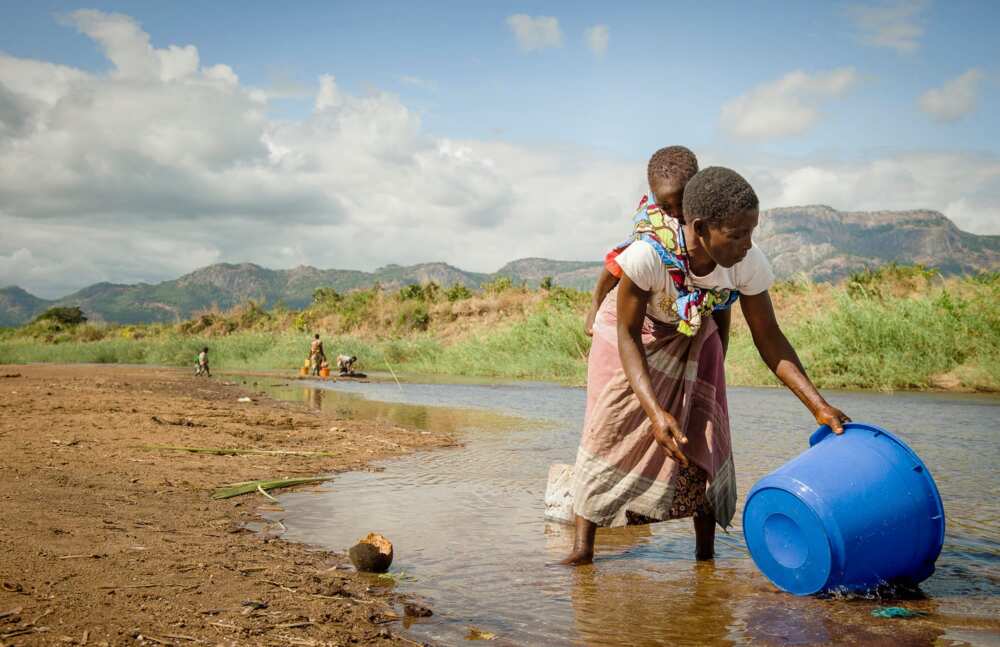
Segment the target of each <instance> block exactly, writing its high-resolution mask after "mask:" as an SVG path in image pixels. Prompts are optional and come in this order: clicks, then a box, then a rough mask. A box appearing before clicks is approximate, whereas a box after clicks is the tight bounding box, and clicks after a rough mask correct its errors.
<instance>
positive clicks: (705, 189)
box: [683, 166, 760, 223]
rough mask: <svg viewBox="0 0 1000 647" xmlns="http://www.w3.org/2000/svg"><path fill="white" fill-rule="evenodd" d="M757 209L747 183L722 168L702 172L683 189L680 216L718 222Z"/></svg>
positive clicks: (750, 188) (736, 174) (741, 177)
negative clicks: (682, 203) (681, 214)
mask: <svg viewBox="0 0 1000 647" xmlns="http://www.w3.org/2000/svg"><path fill="white" fill-rule="evenodd" d="M759 206H760V201H759V200H758V199H757V194H756V193H755V192H754V190H753V187H752V186H750V183H749V182H747V181H746V180H745V179H744V178H743V176H742V175H740V174H739V173H737V172H736V171H734V170H732V169H728V168H725V167H722V166H709V167H708V168H706V169H702V170H701V171H699V172H698V173H697V174H696V175H695V176H694V177H693V178H691V181H690V182H688V183H687V186H686V187H685V188H684V205H683V208H684V215H685V216H686V217H687V219H688V220H689V221H691V220H694V219H696V218H702V219H704V220H707V221H709V222H711V223H718V222H721V221H723V220H727V219H728V218H730V217H731V216H735V215H737V214H740V213H743V212H744V211H746V210H747V209H756V208H758V207H759Z"/></svg>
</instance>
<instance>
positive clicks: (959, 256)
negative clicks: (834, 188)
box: [754, 206, 1000, 281]
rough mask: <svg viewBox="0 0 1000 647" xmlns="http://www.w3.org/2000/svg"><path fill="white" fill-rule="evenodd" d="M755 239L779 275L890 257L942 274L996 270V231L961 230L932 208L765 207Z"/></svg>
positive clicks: (823, 272)
mask: <svg viewBox="0 0 1000 647" xmlns="http://www.w3.org/2000/svg"><path fill="white" fill-rule="evenodd" d="M754 239H755V240H756V241H757V244H758V245H760V246H761V248H762V249H763V250H764V252H765V253H766V254H767V256H768V258H769V259H770V260H771V264H772V266H773V267H774V270H775V274H776V275H777V276H779V277H782V278H788V277H791V276H794V275H804V276H808V277H809V278H810V279H812V280H814V281H835V280H837V279H841V278H844V277H846V276H848V275H849V274H850V273H851V272H855V271H857V270H860V269H863V268H864V267H876V266H879V265H884V264H886V263H891V262H895V263H905V264H914V263H920V264H922V265H926V266H928V267H936V268H938V269H939V270H941V272H943V273H945V274H964V273H973V274H974V273H976V272H981V271H997V270H1000V236H977V235H976V234H970V233H968V232H964V231H962V230H960V229H959V228H958V227H956V226H955V224H954V223H953V222H952V221H950V220H948V218H946V217H945V216H944V215H942V214H940V213H938V212H936V211H875V212H842V211H837V210H835V209H832V208H830V207H826V206H810V207H786V208H781V209H769V210H767V211H765V212H763V213H762V214H761V219H760V225H759V226H758V228H757V231H756V232H755V234H754Z"/></svg>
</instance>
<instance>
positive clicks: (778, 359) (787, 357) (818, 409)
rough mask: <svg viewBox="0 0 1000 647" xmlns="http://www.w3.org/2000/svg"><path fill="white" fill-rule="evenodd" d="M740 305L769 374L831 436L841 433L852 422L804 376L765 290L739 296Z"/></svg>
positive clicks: (803, 370)
mask: <svg viewBox="0 0 1000 647" xmlns="http://www.w3.org/2000/svg"><path fill="white" fill-rule="evenodd" d="M740 306H741V307H742V309H743V316H744V317H745V318H746V320H747V325H749V326H750V334H751V335H753V343H754V345H755V346H756V347H757V351H758V352H759V353H760V357H761V359H763V360H764V363H765V364H767V367H768V368H769V369H771V372H772V373H774V374H775V375H776V376H778V379H779V380H781V381H782V382H784V384H785V386H787V387H788V389H789V390H790V391H791V392H792V393H794V394H795V395H796V397H798V399H799V400H801V401H802V404H804V405H806V408H807V409H809V411H810V412H811V413H812V414H813V417H814V418H816V422H818V423H819V424H821V425H829V426H830V428H831V429H833V431H834V433H837V434H842V433H844V427H843V423H845V422H850V421H851V419H850V418H848V417H847V415H846V414H845V413H844V412H843V411H841V410H840V409H838V408H836V407H834V406H832V405H831V404H830V403H828V402H827V401H826V400H824V399H823V396H822V395H820V393H819V391H817V390H816V387H815V386H814V385H813V383H812V381H811V380H810V379H809V376H808V375H806V370H805V369H804V368H802V362H800V361H799V356H798V355H796V354H795V349H794V348H792V345H791V344H790V343H789V342H788V339H787V338H786V337H785V333H783V332H781V328H779V327H778V320H777V319H776V318H775V316H774V307H773V306H772V305H771V297H770V295H768V293H767V290H765V291H764V292H761V293H760V294H754V295H750V296H747V295H742V296H740Z"/></svg>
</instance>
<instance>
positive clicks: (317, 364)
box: [309, 333, 326, 375]
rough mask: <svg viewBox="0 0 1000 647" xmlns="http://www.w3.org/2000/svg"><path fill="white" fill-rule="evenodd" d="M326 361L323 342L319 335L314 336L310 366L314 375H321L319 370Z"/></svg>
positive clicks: (310, 351)
mask: <svg viewBox="0 0 1000 647" xmlns="http://www.w3.org/2000/svg"><path fill="white" fill-rule="evenodd" d="M324 361H326V353H324V352H323V342H322V341H320V339H319V333H316V334H315V335H314V336H313V340H312V343H311V344H309V366H310V368H311V369H312V374H313V375H319V369H320V368H321V367H322V366H323V362H324Z"/></svg>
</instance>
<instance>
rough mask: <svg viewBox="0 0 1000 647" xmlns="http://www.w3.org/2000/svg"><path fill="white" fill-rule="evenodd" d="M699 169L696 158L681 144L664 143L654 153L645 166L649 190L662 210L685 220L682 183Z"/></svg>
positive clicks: (687, 180) (682, 220)
mask: <svg viewBox="0 0 1000 647" xmlns="http://www.w3.org/2000/svg"><path fill="white" fill-rule="evenodd" d="M697 172H698V158H697V157H695V156H694V153H692V152H691V151H690V149H687V148H685V147H683V146H667V147H666V148H661V149H660V150H658V151H656V152H655V153H653V156H652V157H650V158H649V165H648V166H647V167H646V177H647V179H648V180H649V190H650V191H652V192H653V197H655V198H656V204H658V205H659V206H660V208H661V209H663V211H664V213H666V214H667V215H668V216H670V217H672V218H677V219H678V220H680V221H681V222H684V214H683V211H682V207H683V200H684V186H685V185H686V184H687V183H688V182H689V181H690V180H691V178H692V177H694V174H695V173H697Z"/></svg>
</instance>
